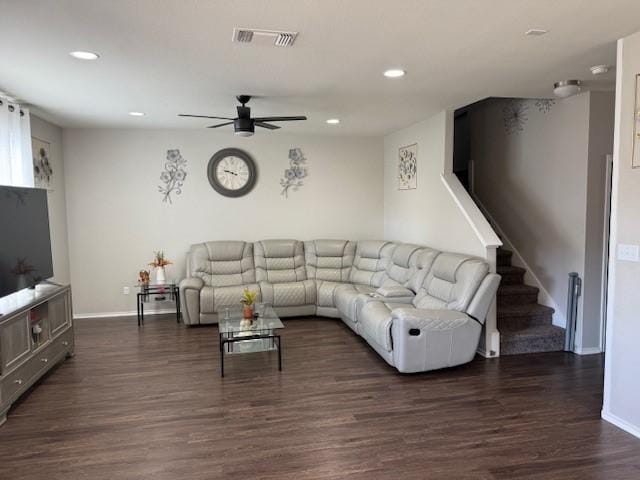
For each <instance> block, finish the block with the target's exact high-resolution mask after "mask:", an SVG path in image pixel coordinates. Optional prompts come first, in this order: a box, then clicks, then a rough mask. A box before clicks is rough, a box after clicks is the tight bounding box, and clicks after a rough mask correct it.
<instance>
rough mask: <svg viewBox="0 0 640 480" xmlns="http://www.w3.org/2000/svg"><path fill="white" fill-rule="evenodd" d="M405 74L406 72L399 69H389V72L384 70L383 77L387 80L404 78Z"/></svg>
mask: <svg viewBox="0 0 640 480" xmlns="http://www.w3.org/2000/svg"><path fill="white" fill-rule="evenodd" d="M406 73H407V72H405V71H404V70H402V69H400V68H391V69H389V70H385V72H384V76H385V77H387V78H400V77H404V76H405V74H406Z"/></svg>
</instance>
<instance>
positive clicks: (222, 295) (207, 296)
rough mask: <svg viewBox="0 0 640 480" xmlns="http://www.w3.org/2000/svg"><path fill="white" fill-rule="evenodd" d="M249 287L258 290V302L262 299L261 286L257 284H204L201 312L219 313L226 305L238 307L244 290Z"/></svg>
mask: <svg viewBox="0 0 640 480" xmlns="http://www.w3.org/2000/svg"><path fill="white" fill-rule="evenodd" d="M245 288H248V289H249V290H253V291H256V292H258V296H257V298H256V301H257V302H260V301H261V295H260V287H258V285H257V284H255V283H254V284H247V285H233V286H229V287H212V286H210V285H207V286H204V287H203V288H202V290H200V312H201V313H218V312H220V311H221V309H222V308H224V307H237V306H239V305H240V299H241V298H242V291H243V290H244V289H245Z"/></svg>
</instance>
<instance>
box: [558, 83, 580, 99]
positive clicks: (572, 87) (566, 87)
mask: <svg viewBox="0 0 640 480" xmlns="http://www.w3.org/2000/svg"><path fill="white" fill-rule="evenodd" d="M580 85H582V82H580V80H562V81H560V82H556V83H554V84H553V93H554V94H555V95H556V96H557V97H560V98H567V97H570V96H571V95H575V94H576V93H578V92H580V90H581V89H580Z"/></svg>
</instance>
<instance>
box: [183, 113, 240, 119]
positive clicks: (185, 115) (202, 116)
mask: <svg viewBox="0 0 640 480" xmlns="http://www.w3.org/2000/svg"><path fill="white" fill-rule="evenodd" d="M178 116H179V117H193V118H214V119H216V120H234V119H233V118H229V117H211V116H209V115H189V114H186V113H179V114H178Z"/></svg>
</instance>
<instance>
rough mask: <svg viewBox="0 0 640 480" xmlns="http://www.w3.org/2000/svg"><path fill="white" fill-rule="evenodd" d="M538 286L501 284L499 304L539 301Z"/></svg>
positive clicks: (520, 303)
mask: <svg viewBox="0 0 640 480" xmlns="http://www.w3.org/2000/svg"><path fill="white" fill-rule="evenodd" d="M538 292H539V289H538V288H537V287H532V286H531V285H500V287H499V288H498V306H500V305H522V304H525V303H538Z"/></svg>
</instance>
